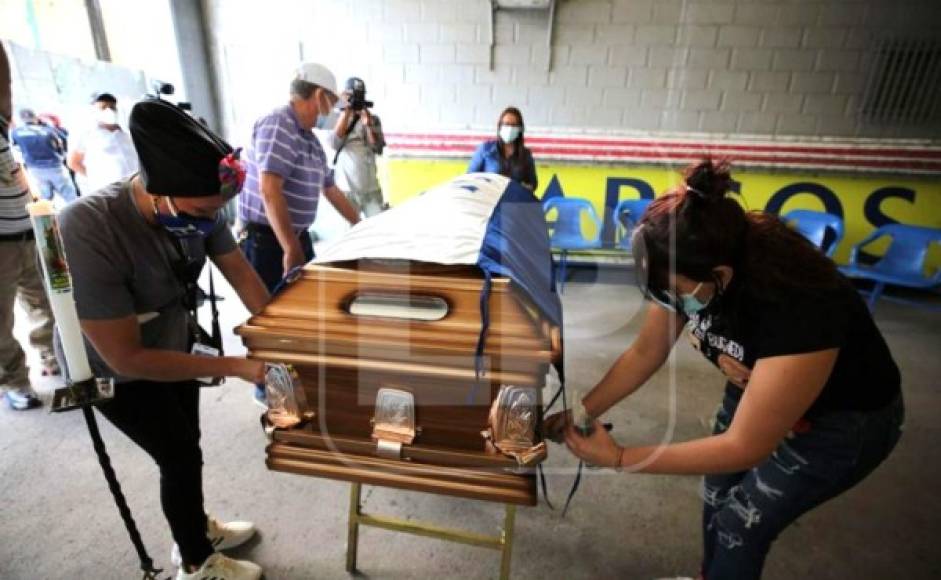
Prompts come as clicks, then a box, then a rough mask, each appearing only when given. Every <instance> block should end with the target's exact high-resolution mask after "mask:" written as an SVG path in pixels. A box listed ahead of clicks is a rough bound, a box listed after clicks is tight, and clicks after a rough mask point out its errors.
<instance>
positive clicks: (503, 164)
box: [497, 107, 529, 177]
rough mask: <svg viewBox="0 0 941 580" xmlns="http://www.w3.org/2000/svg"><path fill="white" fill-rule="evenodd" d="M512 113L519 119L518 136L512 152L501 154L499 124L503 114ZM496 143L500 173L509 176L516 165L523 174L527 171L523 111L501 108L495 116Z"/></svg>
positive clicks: (501, 122)
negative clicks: (507, 155) (510, 153)
mask: <svg viewBox="0 0 941 580" xmlns="http://www.w3.org/2000/svg"><path fill="white" fill-rule="evenodd" d="M508 114H509V115H514V116H515V117H516V118H517V119H519V120H520V136H519V137H517V138H516V141H515V142H514V147H513V154H512V155H510V156H509V157H505V156H504V155H503V145H504V144H505V143H504V141H503V138H501V137H500V126H501V125H502V124H503V117H504V115H508ZM497 145H498V146H499V153H500V175H506V176H508V177H509V176H510V175H511V174H512V170H513V168H515V167H518V168H520V169H521V170H522V172H523V174H524V175H525V174H526V173H527V172H528V171H529V167H528V163H529V161H528V158H527V157H526V153H525V151H526V123H524V122H523V113H521V112H520V110H519V109H517V108H516V107H507V108H505V109H503V112H502V113H500V116H499V117H497Z"/></svg>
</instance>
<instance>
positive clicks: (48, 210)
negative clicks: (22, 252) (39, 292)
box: [26, 200, 92, 383]
mask: <svg viewBox="0 0 941 580" xmlns="http://www.w3.org/2000/svg"><path fill="white" fill-rule="evenodd" d="M26 209H27V210H28V211H29V217H30V221H32V223H33V232H34V233H35V234H36V251H37V253H38V254H39V261H40V263H42V273H43V280H44V281H45V286H46V295H48V296H49V305H50V306H52V313H53V315H55V318H56V326H57V327H58V330H59V338H60V339H61V341H62V350H63V352H64V353H65V363H66V365H67V366H68V370H69V379H70V380H71V381H72V382H73V383H78V382H81V381H85V380H88V379H90V378H92V373H91V368H90V367H89V366H88V353H87V352H85V342H84V341H83V340H82V329H81V327H80V326H79V323H78V312H77V311H76V310H75V299H74V298H73V297H72V275H71V274H70V273H69V264H68V261H67V260H66V259H65V248H64V247H63V244H62V236H61V235H60V234H59V223H58V221H57V220H56V211H55V207H54V206H53V205H52V203H51V202H49V201H46V200H40V201H37V202H34V203H30V204H28V205H27V206H26Z"/></svg>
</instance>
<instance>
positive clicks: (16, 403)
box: [3, 387, 42, 411]
mask: <svg viewBox="0 0 941 580" xmlns="http://www.w3.org/2000/svg"><path fill="white" fill-rule="evenodd" d="M3 400H4V401H6V403H7V405H9V406H10V408H11V409H13V410H14V411H25V410H26V409H33V408H35V407H41V406H42V401H40V400H39V395H37V394H36V391H34V390H33V389H32V387H19V388H15V389H7V391H6V392H5V393H3Z"/></svg>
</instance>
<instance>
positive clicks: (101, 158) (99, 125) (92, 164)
mask: <svg viewBox="0 0 941 580" xmlns="http://www.w3.org/2000/svg"><path fill="white" fill-rule="evenodd" d="M92 105H93V106H94V107H95V126H94V127H93V128H92V129H91V130H89V131H87V132H86V133H84V134H79V135H78V136H77V137H76V138H75V139H73V140H72V142H71V143H69V156H68V165H69V167H70V168H71V169H72V170H73V171H75V172H76V173H78V174H79V175H81V176H82V178H83V181H84V184H83V186H82V191H87V192H89V193H93V192H95V191H98V190H99V189H102V188H104V187H105V186H107V185H110V184H112V183H114V182H116V181H121V180H123V179H126V178H128V177H130V176H131V175H133V174H135V173H137V168H138V164H137V152H136V151H135V150H134V144H133V143H132V142H131V138H130V136H129V135H128V134H127V132H126V131H124V130H123V129H122V128H121V126H120V125H119V124H118V114H117V110H118V100H117V99H116V98H115V97H114V95H112V94H110V93H99V94H98V95H97V96H96V97H95V99H94V100H93V101H92Z"/></svg>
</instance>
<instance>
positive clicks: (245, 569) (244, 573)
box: [176, 552, 261, 580]
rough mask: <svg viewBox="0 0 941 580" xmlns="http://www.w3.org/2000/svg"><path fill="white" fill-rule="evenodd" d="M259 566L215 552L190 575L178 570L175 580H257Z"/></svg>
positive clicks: (259, 573)
mask: <svg viewBox="0 0 941 580" xmlns="http://www.w3.org/2000/svg"><path fill="white" fill-rule="evenodd" d="M259 578H261V566H259V565H258V564H255V563H254V562H248V561H245V560H233V559H232V558H229V557H226V556H223V555H222V554H220V553H219V552H216V553H215V554H213V555H212V556H209V557H208V558H206V561H205V562H203V565H202V566H200V567H199V570H196V571H195V572H193V573H192V574H187V573H186V572H184V571H183V569H182V568H180V571H179V572H177V573H176V580H259Z"/></svg>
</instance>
